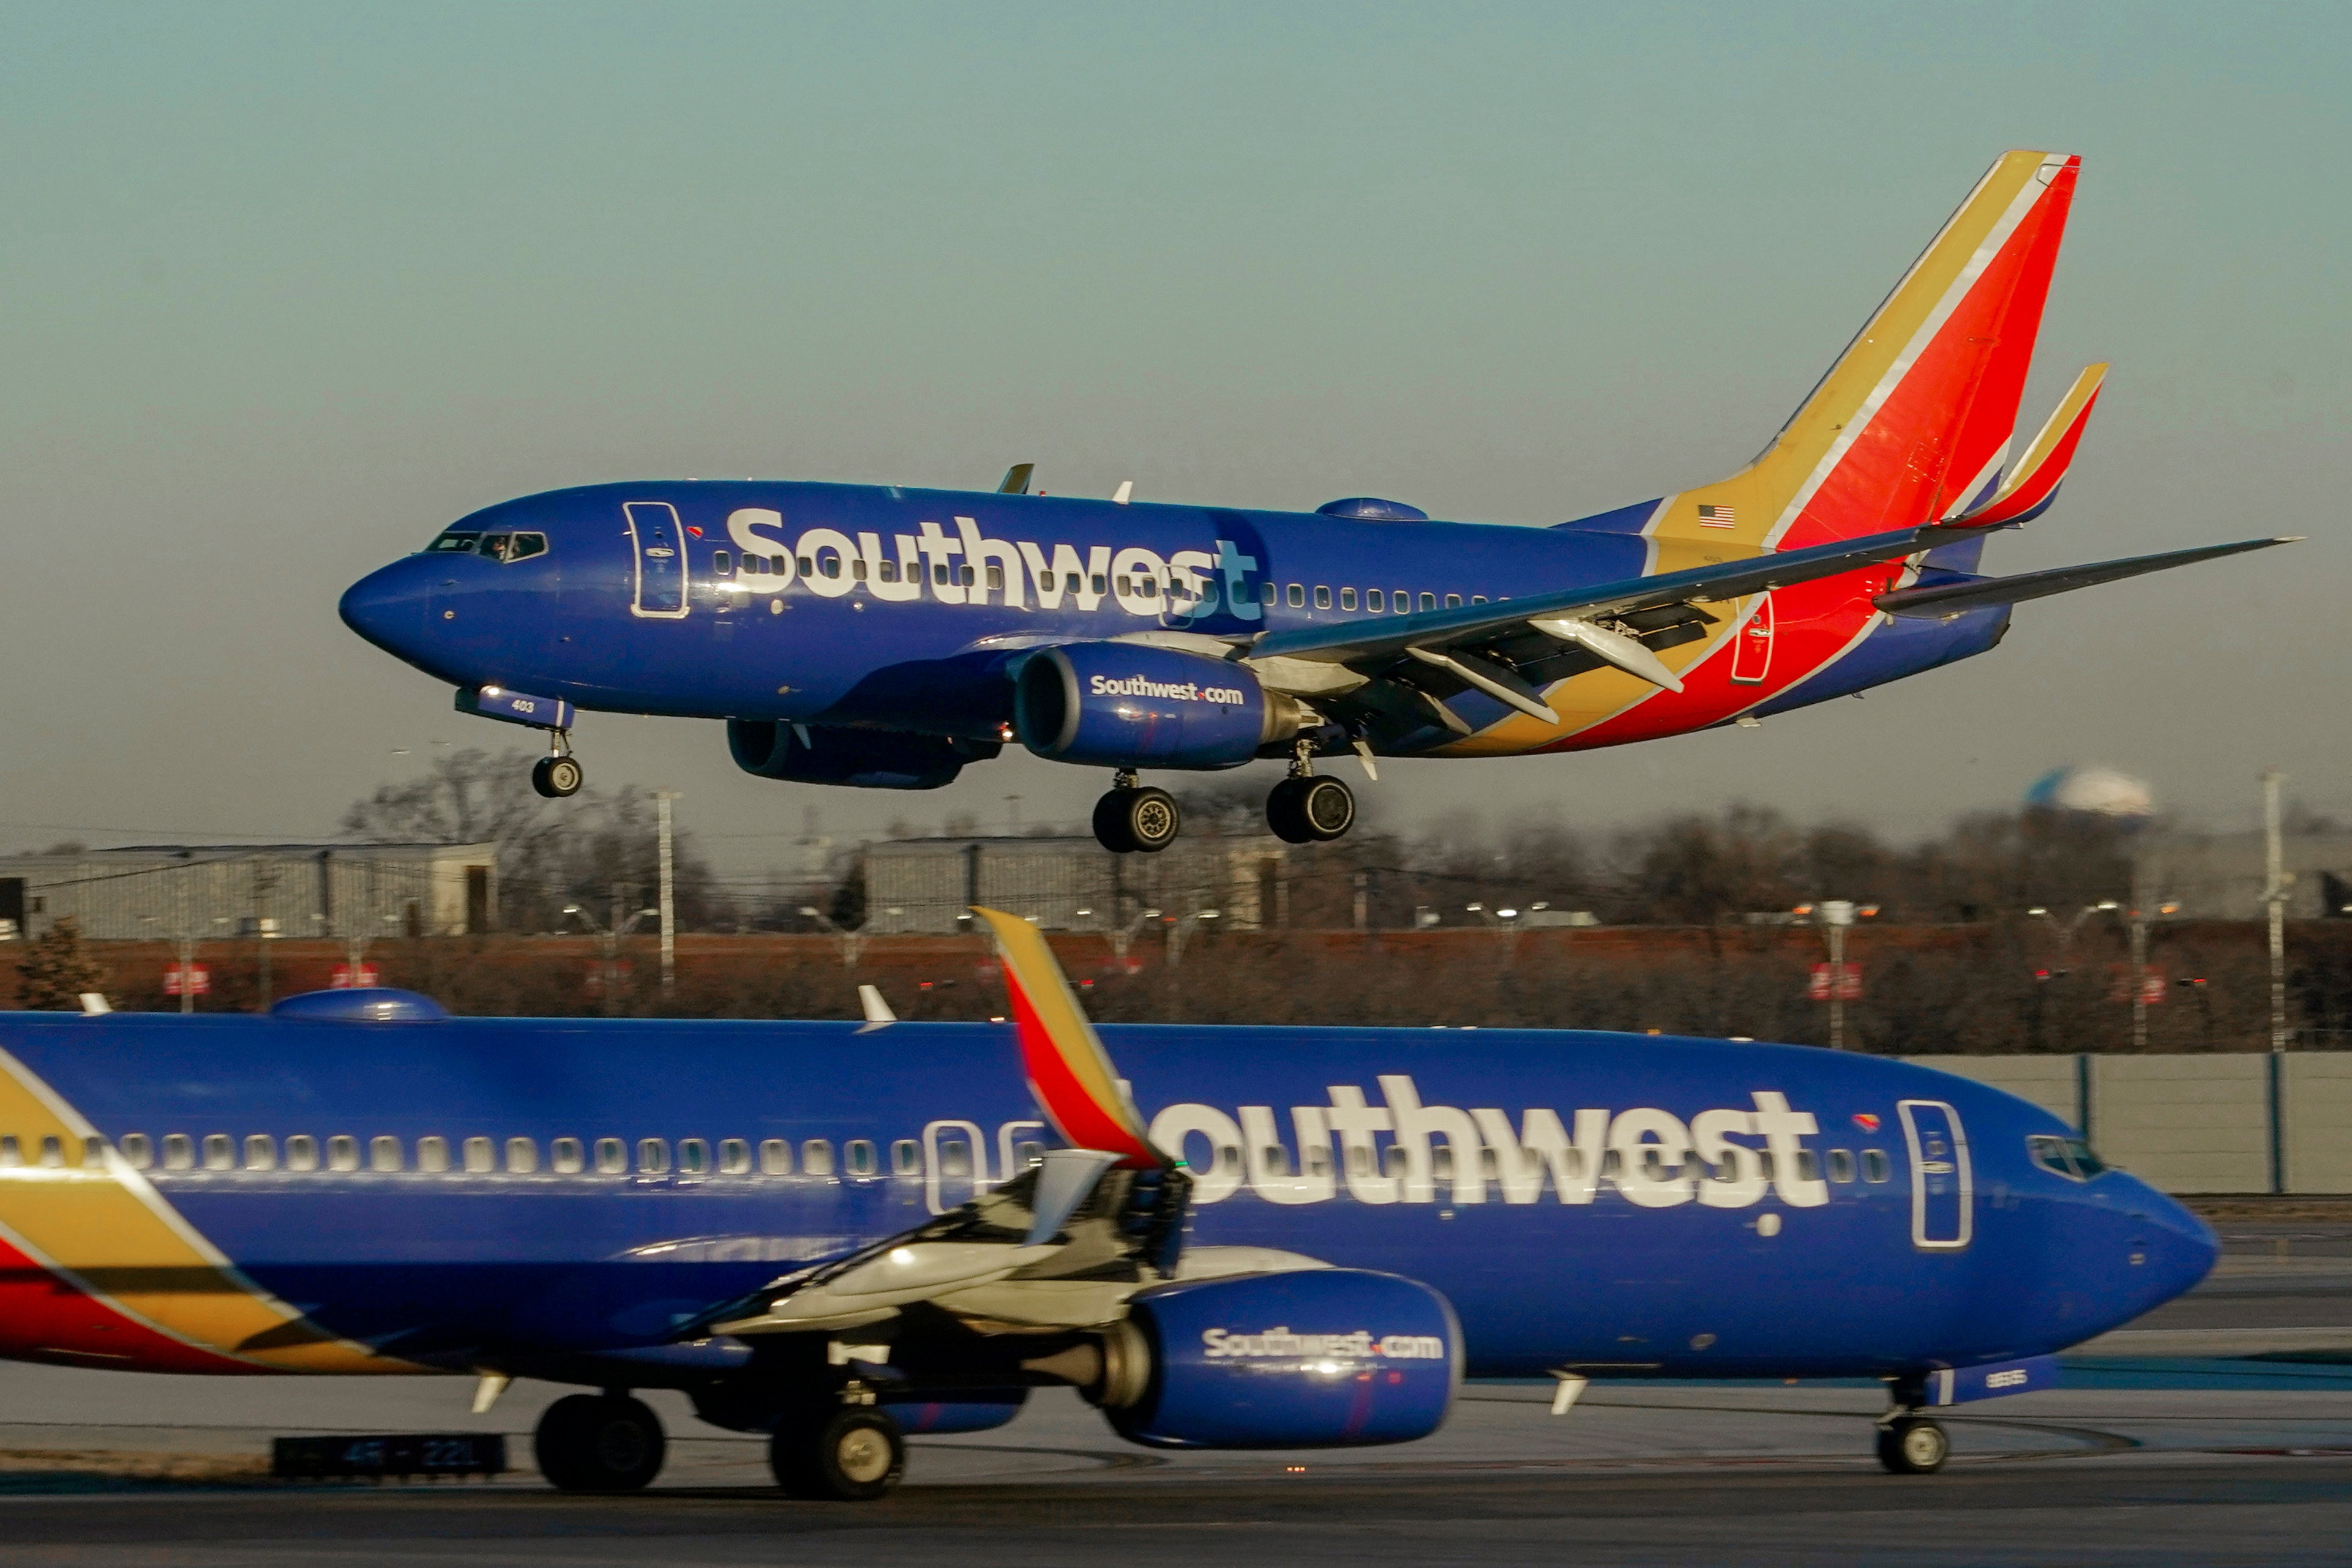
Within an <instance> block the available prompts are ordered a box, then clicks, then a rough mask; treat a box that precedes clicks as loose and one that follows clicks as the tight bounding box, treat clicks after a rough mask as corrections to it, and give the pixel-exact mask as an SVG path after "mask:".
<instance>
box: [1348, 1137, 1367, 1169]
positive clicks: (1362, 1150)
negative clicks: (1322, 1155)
mask: <svg viewBox="0 0 2352 1568" xmlns="http://www.w3.org/2000/svg"><path fill="white" fill-rule="evenodd" d="M1348 1174H1349V1176H1370V1175H1371V1174H1372V1151H1371V1150H1370V1149H1368V1148H1366V1147H1364V1145H1361V1144H1357V1145H1353V1146H1352V1147H1350V1148H1349V1150H1348Z"/></svg>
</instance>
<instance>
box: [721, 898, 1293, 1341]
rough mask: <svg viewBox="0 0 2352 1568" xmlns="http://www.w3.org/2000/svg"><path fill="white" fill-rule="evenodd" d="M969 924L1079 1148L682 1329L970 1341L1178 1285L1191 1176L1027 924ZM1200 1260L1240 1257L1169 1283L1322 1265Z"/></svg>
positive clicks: (1089, 1320)
mask: <svg viewBox="0 0 2352 1568" xmlns="http://www.w3.org/2000/svg"><path fill="white" fill-rule="evenodd" d="M973 913H974V914H975V915H979V916H980V917H981V918H982V920H984V921H986V922H987V923H988V925H989V928H990V930H991V931H992V932H993V933H994V935H995V936H996V941H997V950H998V952H999V953H1000V954H1001V955H1002V956H1003V961H1004V983H1005V989H1006V991H1007V993H1008V994H1009V995H1010V996H1011V998H1012V1002H1013V1009H1012V1011H1013V1024H1014V1029H1015V1032H1016V1033H1017V1035H1018V1036H1019V1039H1020V1042H1021V1060H1022V1066H1023V1069H1024V1071H1025V1072H1026V1073H1027V1074H1028V1078H1029V1082H1030V1085H1031V1087H1032V1089H1033V1090H1034V1092H1035V1094H1036V1097H1037V1103H1038V1104H1039V1105H1040V1106H1041V1107H1042V1108H1043V1109H1044V1111H1045V1114H1046V1115H1047V1116H1048V1117H1049V1118H1050V1119H1051V1120H1052V1121H1053V1123H1054V1125H1055V1128H1056V1129H1057V1130H1058V1131H1059V1132H1060V1133H1061V1134H1062V1135H1063V1136H1064V1137H1066V1138H1068V1139H1070V1140H1071V1141H1073V1142H1074V1143H1077V1142H1081V1141H1087V1142H1091V1143H1092V1144H1093V1145H1095V1146H1092V1147H1087V1146H1080V1147H1076V1148H1060V1149H1055V1150H1052V1151H1050V1152H1049V1153H1047V1154H1046V1155H1045V1158H1044V1160H1043V1161H1042V1162H1041V1163H1040V1164H1038V1165H1037V1166H1034V1168H1032V1169H1030V1170H1027V1171H1024V1172H1023V1173H1022V1174H1021V1175H1020V1176H1016V1177H1014V1178H1013V1180H1011V1181H1009V1182H1006V1183H1005V1184H1004V1185H1003V1186H999V1187H996V1188H994V1189H993V1190H992V1191H990V1192H986V1193H983V1194H982V1195H981V1196H980V1197H976V1198H974V1199H973V1200H972V1201H971V1202H970V1203H967V1204H965V1205H964V1206H963V1207H961V1208H957V1209H954V1210H952V1211H950V1212H949V1213H947V1214H943V1215H940V1217H939V1218H935V1219H932V1220H930V1221H929V1222H927V1223H925V1224H922V1225H919V1226H917V1227H915V1228H912V1229H909V1230H907V1231H903V1232H901V1233H900V1234H898V1235H896V1236H891V1237H887V1238H885V1239H882V1240H880V1241H877V1242H876V1243H875V1244H873V1245H872V1246H870V1247H867V1248H865V1249H862V1250H860V1251H858V1252H856V1253H853V1254H851V1255H850V1256H849V1257H847V1258H844V1259H840V1260H835V1261H834V1262H831V1263H826V1264H822V1265H819V1266H816V1267H814V1268H811V1269H806V1270H801V1271H800V1272H798V1273H794V1274H789V1275H786V1276H785V1277H784V1278H782V1279H781V1280H777V1281H772V1283H770V1284H769V1285H768V1286H766V1287H765V1288H763V1289H762V1290H761V1291H757V1292H755V1293H754V1295H753V1296H752V1297H751V1298H749V1299H747V1300H744V1301H735V1302H730V1303H729V1304H728V1305H727V1306H725V1307H723V1308H721V1309H719V1311H718V1312H715V1313H712V1314H709V1315H707V1316H706V1317H705V1318H704V1319H703V1320H702V1321H701V1322H700V1323H698V1325H695V1326H694V1327H692V1328H691V1330H690V1333H726V1334H741V1335H760V1334H772V1333H818V1332H833V1331H838V1330H842V1329H850V1328H862V1327H866V1326H867V1325H871V1324H878V1323H882V1322H887V1321H888V1320H890V1319H894V1318H897V1317H898V1316H900V1315H901V1314H902V1313H904V1312H908V1311H909V1310H932V1311H937V1312H945V1313H947V1314H949V1315H950V1317H954V1318H957V1319H959V1320H961V1321H962V1322H965V1323H966V1324H967V1325H968V1326H972V1327H976V1328H979V1329H981V1330H982V1332H990V1331H991V1330H994V1331H997V1332H1006V1331H1014V1332H1031V1331H1034V1330H1036V1329H1040V1328H1089V1327H1094V1326H1097V1325H1099V1324H1101V1323H1104V1322H1109V1321H1111V1320H1113V1319H1115V1318H1117V1317H1118V1315H1119V1314H1120V1313H1121V1312H1124V1311H1125V1310H1126V1302H1127V1299H1128V1298H1129V1296H1131V1295H1133V1294H1134V1293H1135V1292H1136V1291H1139V1290H1141V1289H1143V1288H1144V1287H1145V1286H1147V1285H1152V1284H1158V1283H1161V1282H1163V1281H1168V1280H1171V1279H1175V1278H1178V1277H1179V1274H1180V1268H1181V1264H1182V1262H1183V1261H1184V1260H1183V1259H1182V1258H1181V1253H1182V1242H1183V1224H1184V1213H1185V1208H1186V1207H1187V1203H1188V1200H1189V1197H1190V1194H1191V1190H1192V1178H1191V1177H1190V1176H1187V1175H1186V1174H1185V1173H1184V1171H1183V1169H1182V1166H1181V1162H1179V1161H1177V1160H1175V1159H1173V1158H1171V1156H1170V1155H1168V1154H1167V1153H1166V1152H1164V1151H1162V1150H1160V1149H1158V1148H1155V1147H1153V1146H1152V1144H1151V1140H1150V1133H1149V1132H1148V1130H1147V1129H1146V1128H1145V1127H1144V1125H1143V1119H1142V1117H1141V1116H1140V1115H1139V1113H1137V1111H1136V1109H1135V1106H1134V1104H1133V1103H1132V1102H1130V1101H1129V1099H1128V1097H1127V1095H1126V1093H1125V1092H1124V1090H1123V1088H1122V1086H1121V1085H1120V1082H1119V1080H1118V1074H1117V1071H1116V1070H1115V1069H1114V1068H1113V1067H1112V1066H1111V1061H1110V1058H1109V1056H1108V1053H1107V1052H1105V1051H1104V1050H1103V1047H1102V1041H1101V1040H1099V1039H1097V1037H1096V1035H1095V1031H1094V1028H1093V1026H1092V1025H1091V1024H1089V1023H1088V1022H1087V1018H1086V1014H1085V1013H1084V1012H1082V1011H1081V1010H1080V1009H1079V1007H1078V1003H1077V998H1076V996H1075V995H1074V994H1073V993H1072V992H1071V990H1070V987H1069V981H1068V980H1067V979H1066V977H1064V976H1063V974H1062V967H1061V966H1060V965H1059V964H1058V963H1056V962H1055V959H1054V955H1053V951H1052V949H1051V948H1049V947H1047V946H1046V945H1045V938H1044V937H1043V936H1040V935H1038V932H1037V929H1036V927H1035V926H1034V925H1030V924H1029V923H1028V922H1027V921H1025V920H1023V919H1022V918H1020V917H1019V916H1018V915H1007V914H1004V913H1003V911H1001V910H994V909H980V908H975V909H974V910H973ZM1204 1250H1206V1251H1208V1252H1211V1253H1218V1252H1227V1251H1238V1252H1241V1253H1246V1254H1251V1255H1252V1256H1250V1257H1249V1258H1246V1259H1225V1260H1223V1261H1222V1262H1221V1261H1220V1260H1218V1259H1217V1258H1215V1257H1207V1258H1202V1259H1200V1260H1195V1262H1196V1264H1197V1266H1196V1267H1193V1268H1186V1269H1181V1271H1182V1273H1183V1274H1185V1275H1187V1276H1191V1275H1197V1274H1201V1273H1217V1272H1238V1271H1242V1270H1244V1269H1246V1270H1252V1271H1257V1270H1270V1269H1289V1268H1320V1267H1323V1265H1322V1264H1320V1263H1318V1262H1317V1261H1316V1260H1312V1259H1307V1258H1300V1257H1296V1256H1294V1255H1292V1254H1288V1253H1265V1256H1264V1257H1258V1256H1256V1254H1258V1253H1260V1252H1261V1251H1262V1250H1263V1249H1255V1248H1244V1249H1204ZM1269 1260H1275V1261H1269ZM1283 1260H1286V1261H1283Z"/></svg>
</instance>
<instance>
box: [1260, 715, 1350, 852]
mask: <svg viewBox="0 0 2352 1568" xmlns="http://www.w3.org/2000/svg"><path fill="white" fill-rule="evenodd" d="M1265 821H1266V826H1268V827H1270V828H1272V829H1273V830H1274V836H1275V837H1276V838H1278V839H1280V840H1282V841H1284V842H1285V843H1292V844H1311V843H1328V842H1329V841H1331V840H1333V839H1336V838H1339V837H1340V836H1341V835H1342V834H1344V833H1346V832H1347V831H1348V830H1349V828H1352V827H1354V826H1355V825H1356V792H1355V791H1354V790H1352V789H1349V788H1348V787H1347V786H1346V785H1345V784H1343V783H1341V782H1340V781H1339V779H1332V778H1328V777H1321V778H1318V776H1317V775H1316V772H1315V763H1314V759H1313V758H1312V757H1311V756H1310V755H1309V753H1308V751H1307V743H1306V742H1305V741H1303V740H1302V741H1300V742H1299V744H1298V748H1297V753H1296V754H1295V755H1294V756H1293V757H1292V758H1291V762H1290V777H1289V778H1287V779H1284V780H1283V781H1282V782H1281V783H1279V784H1277V785H1276V786H1275V787H1274V792H1273V793H1272V794H1270V795H1268V796H1267V797H1266V798H1265Z"/></svg>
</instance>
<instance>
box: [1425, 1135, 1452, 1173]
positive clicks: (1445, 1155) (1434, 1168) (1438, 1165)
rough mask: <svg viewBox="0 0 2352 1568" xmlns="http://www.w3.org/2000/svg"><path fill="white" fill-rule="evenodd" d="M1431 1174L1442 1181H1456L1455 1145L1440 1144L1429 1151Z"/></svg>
mask: <svg viewBox="0 0 2352 1568" xmlns="http://www.w3.org/2000/svg"><path fill="white" fill-rule="evenodd" d="M1429 1174H1430V1175H1431V1176H1435V1177H1436V1178H1437V1179H1438V1180H1440V1181H1452V1180H1453V1179H1454V1145H1451V1144H1440V1145H1437V1147H1435V1148H1433V1149H1432V1150H1430V1151H1429Z"/></svg>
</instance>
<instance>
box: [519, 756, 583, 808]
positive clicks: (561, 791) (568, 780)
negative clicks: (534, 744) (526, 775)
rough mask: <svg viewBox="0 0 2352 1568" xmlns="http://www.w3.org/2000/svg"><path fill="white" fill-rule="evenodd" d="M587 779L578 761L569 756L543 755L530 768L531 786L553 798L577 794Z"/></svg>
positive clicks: (550, 798) (558, 798) (559, 798)
mask: <svg viewBox="0 0 2352 1568" xmlns="http://www.w3.org/2000/svg"><path fill="white" fill-rule="evenodd" d="M587 779H588V775H587V773H586V771H585V770H584V769H583V768H581V766H580V764H579V763H578V761H576V760H575V759H573V758H569V757H542V758H540V759H539V760H538V761H537V762H534V763H532V764H531V768H530V787H531V788H532V789H536V790H538V791H539V792H540V793H541V794H542V795H544V796H546V797H547V798H548V799H549V800H562V799H564V798H565V797H566V796H571V795H577V794H578V793H580V786H581V785H582V784H583V783H585V782H587Z"/></svg>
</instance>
